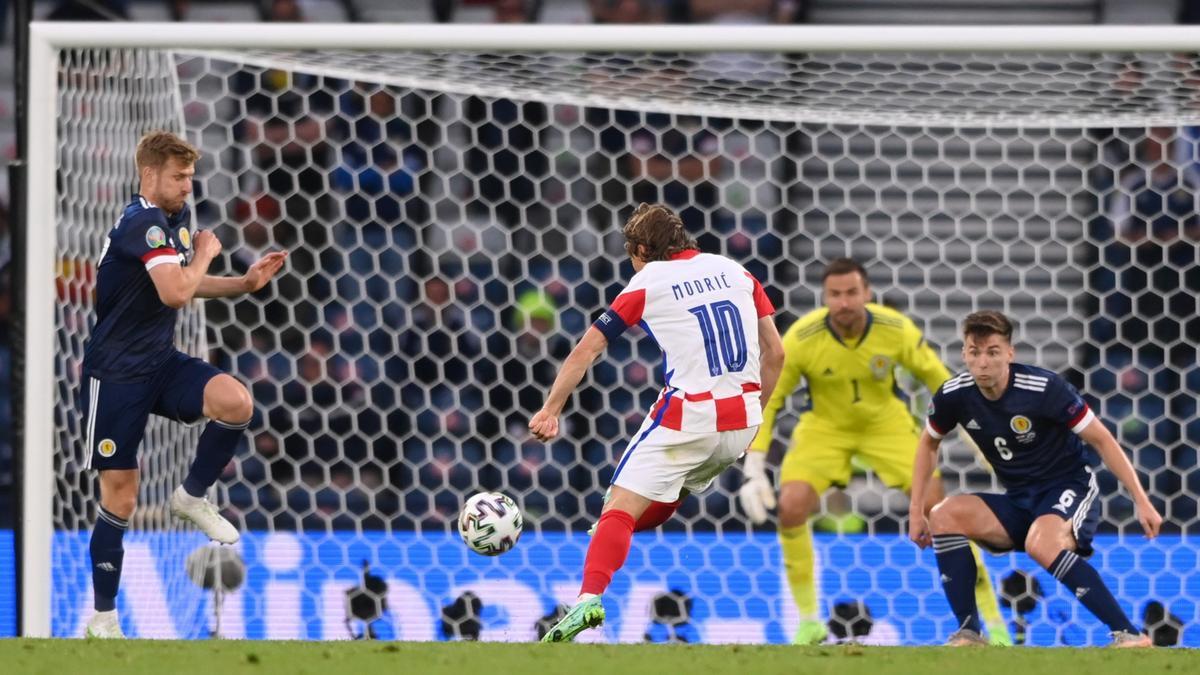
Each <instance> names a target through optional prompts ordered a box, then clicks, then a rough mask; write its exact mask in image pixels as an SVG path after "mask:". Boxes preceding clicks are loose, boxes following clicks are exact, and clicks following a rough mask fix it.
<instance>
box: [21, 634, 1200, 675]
mask: <svg viewBox="0 0 1200 675" xmlns="http://www.w3.org/2000/svg"><path fill="white" fill-rule="evenodd" d="M0 671H2V672H4V673H50V674H53V675H63V674H64V673H87V674H88V675H96V674H99V673H122V674H124V675H137V674H139V673H148V674H153V675H164V674H166V673H170V674H174V673H213V674H218V673H220V674H223V673H321V674H322V675H331V674H334V673H350V674H352V675H375V674H376V673H378V674H380V675H383V674H387V675H393V674H399V673H404V674H410V673H411V674H413V675H425V674H431V675H436V674H440V673H450V674H453V675H475V674H476V673H478V674H481V675H482V674H484V673H487V674H488V675H491V674H493V673H521V674H522V675H523V674H525V673H530V674H537V675H552V674H553V675H557V674H558V673H567V674H570V675H584V674H586V673H602V674H603V675H636V674H639V673H647V674H650V675H709V674H710V673H745V674H746V675H759V674H765V673H789V674H797V675H821V674H828V675H890V674H891V673H919V674H920V675H943V674H944V675H956V674H958V673H963V674H965V675H989V674H993V673H994V674H996V675H1035V674H1037V673H1050V674H1053V675H1074V674H1080V673H1082V674H1085V675H1102V674H1106V673H1117V674H1120V675H1151V674H1155V675H1161V674H1168V673H1179V674H1180V675H1185V674H1191V673H1200V652H1192V651H1189V650H1181V649H1153V650H1110V649H1033V648H959V649H949V648H938V647H858V646H844V647H841V646H839V647H784V646H757V645H756V646H707V645H697V646H681V645H575V644H566V645H552V644H547V645H543V644H495V643H412V642H370V643H364V642H323V643H319V642H237V641H218V642H211V641H209V642H166V641H151V640H129V641H85V640H0Z"/></svg>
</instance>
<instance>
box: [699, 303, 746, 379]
mask: <svg viewBox="0 0 1200 675" xmlns="http://www.w3.org/2000/svg"><path fill="white" fill-rule="evenodd" d="M688 311H689V312H691V313H692V314H693V315H694V316H695V317H696V320H697V321H699V322H700V334H701V335H702V336H703V337H704V355H705V357H707V358H708V374H709V375H712V376H713V377H717V376H718V375H720V374H721V373H722V372H730V373H737V372H741V371H742V369H743V368H745V367H746V329H745V326H743V325H742V315H741V314H740V313H739V312H738V308H737V305H735V304H733V302H732V301H730V300H719V301H717V302H714V303H712V304H709V305H698V306H696V307H692V308H691V309H689V310H688ZM718 351H720V355H719V356H718V354H717V352H718ZM722 364H724V371H722V368H721V366H722Z"/></svg>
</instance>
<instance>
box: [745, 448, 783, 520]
mask: <svg viewBox="0 0 1200 675" xmlns="http://www.w3.org/2000/svg"><path fill="white" fill-rule="evenodd" d="M742 473H743V474H745V476H746V482H745V483H743V484H742V487H741V489H740V490H738V503H740V504H741V505H742V510H743V511H745V512H746V515H747V516H749V517H750V522H752V523H754V524H755V525H762V524H763V523H765V522H767V511H768V510H769V509H773V508H775V486H774V485H772V484H771V479H770V478H769V477H768V476H767V453H765V452H758V451H757V450H747V451H746V461H745V463H744V464H743V465H742Z"/></svg>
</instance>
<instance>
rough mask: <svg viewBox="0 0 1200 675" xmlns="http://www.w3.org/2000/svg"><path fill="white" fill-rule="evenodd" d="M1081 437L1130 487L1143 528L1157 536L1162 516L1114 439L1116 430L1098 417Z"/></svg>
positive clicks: (1147, 533)
mask: <svg viewBox="0 0 1200 675" xmlns="http://www.w3.org/2000/svg"><path fill="white" fill-rule="evenodd" d="M1079 438H1081V439H1082V440H1083V442H1085V443H1087V444H1088V445H1090V446H1092V447H1093V448H1095V449H1096V452H1098V453H1100V459H1102V460H1104V465H1105V466H1107V467H1108V470H1109V471H1112V472H1113V475H1114V476H1116V477H1117V480H1119V481H1121V484H1122V485H1124V486H1125V489H1126V490H1129V494H1130V495H1131V496H1132V497H1133V505H1134V507H1136V508H1137V518H1138V522H1140V523H1141V524H1142V531H1143V532H1145V533H1146V536H1147V537H1149V538H1151V539H1153V538H1154V537H1157V536H1158V530H1159V528H1161V527H1162V521H1163V519H1162V516H1161V515H1159V513H1158V509H1156V508H1154V504H1152V503H1151V502H1150V497H1148V496H1146V490H1145V489H1143V488H1142V483H1141V481H1140V480H1138V475H1137V471H1135V470H1134V468H1133V465H1132V464H1130V463H1129V458H1128V457H1126V456H1125V451H1124V450H1122V449H1121V445H1120V444H1119V443H1117V439H1116V438H1113V435H1112V432H1110V431H1109V430H1108V427H1106V426H1104V423H1103V422H1101V421H1100V418H1099V417H1097V418H1095V419H1093V420H1092V421H1091V422H1090V423H1088V425H1087V426H1086V427H1084V428H1083V430H1081V431H1080V432H1079Z"/></svg>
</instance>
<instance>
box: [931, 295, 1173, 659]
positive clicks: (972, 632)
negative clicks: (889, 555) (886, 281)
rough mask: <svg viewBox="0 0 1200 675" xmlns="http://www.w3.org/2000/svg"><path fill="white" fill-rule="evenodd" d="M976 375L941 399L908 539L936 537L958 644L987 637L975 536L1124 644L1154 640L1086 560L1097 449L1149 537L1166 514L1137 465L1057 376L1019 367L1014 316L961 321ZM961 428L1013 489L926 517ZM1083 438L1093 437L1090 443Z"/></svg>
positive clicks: (959, 500) (936, 399) (964, 500)
mask: <svg viewBox="0 0 1200 675" xmlns="http://www.w3.org/2000/svg"><path fill="white" fill-rule="evenodd" d="M963 361H964V362H965V363H966V365H967V368H968V372H965V373H962V374H960V375H957V376H955V377H952V378H950V379H949V380H947V381H946V382H945V383H944V384H943V385H942V386H941V388H940V389H939V390H938V391H937V393H936V394H934V396H933V401H932V402H931V403H930V405H929V417H928V420H927V421H926V425H925V431H924V433H923V434H922V435H921V441H920V445H919V446H918V449H917V457H916V463H915V465H914V468H913V483H912V485H913V490H912V504H913V506H912V508H911V511H910V516H909V517H910V520H909V536H910V538H911V539H912V540H913V541H914V542H916V543H917V545H918V546H920V547H921V548H925V547H926V546H929V545H930V544H932V545H933V548H934V552H935V553H936V554H937V561H938V570H939V571H940V572H941V580H942V587H943V589H944V590H945V592H946V597H947V599H948V600H949V601H950V607H951V609H953V610H954V615H955V617H956V618H957V619H958V622H959V630H958V631H956V632H955V633H954V634H953V635H951V636H950V639H949V644H952V645H971V644H987V641H986V640H985V639H984V638H983V637H982V636H981V635H980V625H979V614H978V610H977V609H976V607H975V596H974V583H975V575H976V570H975V559H974V558H973V557H972V555H971V552H970V549H969V548H968V541H975V542H978V543H980V544H982V545H984V546H986V547H988V548H990V549H992V550H994V551H1010V550H1018V551H1025V552H1027V553H1028V554H1029V555H1030V557H1032V558H1033V559H1034V560H1036V561H1037V562H1038V563H1039V564H1041V565H1042V566H1043V567H1045V568H1046V569H1047V570H1048V571H1049V572H1050V573H1051V574H1052V575H1054V578H1055V579H1058V580H1059V581H1061V582H1062V583H1063V584H1064V585H1066V586H1067V587H1068V588H1070V589H1071V590H1072V591H1073V592H1074V593H1075V596H1076V597H1077V598H1079V600H1080V601H1081V602H1082V603H1083V604H1084V606H1085V607H1087V608H1088V609H1089V610H1091V612H1092V613H1093V614H1095V615H1096V617H1097V618H1099V619H1100V620H1101V621H1103V622H1104V623H1105V624H1106V625H1107V626H1108V627H1109V628H1110V629H1111V630H1112V634H1113V645H1114V646H1117V647H1149V646H1150V645H1151V642H1150V638H1149V637H1148V636H1146V635H1143V634H1141V633H1139V632H1138V631H1137V629H1136V628H1135V627H1134V626H1133V624H1132V623H1131V622H1130V621H1129V617H1128V616H1126V615H1125V612H1124V611H1123V610H1122V609H1121V607H1120V606H1119V605H1118V604H1117V601H1116V600H1115V599H1114V598H1113V596H1112V593H1111V592H1109V590H1108V588H1107V587H1106V586H1105V585H1104V582H1103V581H1102V580H1101V578H1100V575H1099V574H1098V573H1097V572H1096V570H1095V568H1093V567H1092V566H1091V565H1090V564H1089V563H1088V562H1087V561H1086V560H1084V558H1085V557H1087V556H1090V555H1091V554H1092V535H1093V534H1094V532H1095V529H1096V525H1097V523H1098V522H1099V519H1100V503H1099V501H1098V500H1097V499H1096V498H1097V496H1098V494H1099V488H1098V487H1097V485H1096V477H1095V475H1094V474H1093V473H1092V469H1091V468H1090V467H1089V463H1088V461H1087V459H1088V453H1089V452H1090V451H1089V450H1088V448H1087V446H1091V448H1094V449H1095V451H1096V452H1097V453H1099V455H1100V457H1101V459H1103V460H1104V463H1105V465H1107V466H1108V468H1109V470H1111V471H1112V472H1113V473H1114V474H1115V475H1116V477H1117V478H1118V479H1119V480H1120V481H1121V483H1122V484H1123V485H1124V486H1125V488H1126V489H1127V490H1129V493H1130V495H1131V496H1132V497H1133V500H1134V504H1135V505H1136V507H1137V516H1138V521H1139V522H1140V523H1141V525H1142V529H1143V530H1144V531H1145V533H1146V536H1147V537H1154V536H1157V535H1158V530H1159V527H1160V526H1161V525H1162V516H1160V515H1159V514H1158V511H1157V510H1156V509H1155V508H1154V505H1153V504H1151V503H1150V499H1149V498H1148V497H1147V496H1146V492H1145V490H1143V489H1142V486H1141V483H1139V482H1138V477H1137V473H1136V472H1135V471H1134V469H1133V466H1132V465H1131V464H1130V463H1129V460H1128V459H1127V458H1126V456H1125V453H1124V452H1123V451H1122V450H1121V447H1120V446H1119V445H1118V444H1117V441H1116V439H1115V438H1113V436H1112V434H1111V433H1110V432H1109V431H1108V429H1107V428H1106V427H1105V426H1104V424H1103V423H1102V422H1100V420H1099V419H1097V418H1096V416H1095V414H1093V413H1092V411H1091V409H1090V408H1089V407H1088V405H1087V403H1086V402H1085V401H1084V400H1083V397H1082V396H1080V395H1079V392H1078V391H1076V390H1075V388H1074V387H1072V386H1071V385H1070V384H1069V383H1067V382H1066V381H1065V380H1063V379H1062V378H1061V377H1059V376H1058V375H1057V374H1055V373H1053V372H1051V371H1048V370H1044V369H1042V368H1036V367H1033V366H1027V365H1024V364H1020V363H1013V347H1012V323H1011V322H1010V321H1009V320H1008V318H1007V317H1005V316H1004V315H1003V314H1001V313H999V312H976V313H975V314H972V315H970V316H968V317H967V319H966V322H965V323H964V325H963ZM955 426H961V427H962V428H963V429H964V430H965V431H966V432H967V434H969V435H970V436H971V438H972V440H974V441H975V443H976V444H977V445H978V446H979V448H980V449H981V450H982V452H983V454H984V456H985V457H986V458H987V460H988V461H989V462H990V463H991V465H992V468H993V469H994V470H995V473H996V478H997V479H998V480H999V481H1000V484H1001V485H1002V486H1003V487H1004V489H1005V492H1004V494H967V495H955V496H952V497H947V498H946V499H944V500H943V501H942V502H941V503H939V504H938V505H937V506H935V507H934V508H933V511H932V512H931V513H930V514H929V517H928V519H926V518H925V517H924V516H923V515H922V509H921V508H920V505H922V504H924V501H923V498H924V494H923V493H924V491H925V489H926V487H927V484H928V481H929V477H930V475H931V474H932V472H933V467H934V466H935V464H936V461H937V451H938V446H939V445H940V443H941V439H942V438H943V437H944V436H945V435H946V434H948V433H949V432H950V431H951V430H953V429H954V427H955ZM1085 443H1086V444H1087V445H1085Z"/></svg>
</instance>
